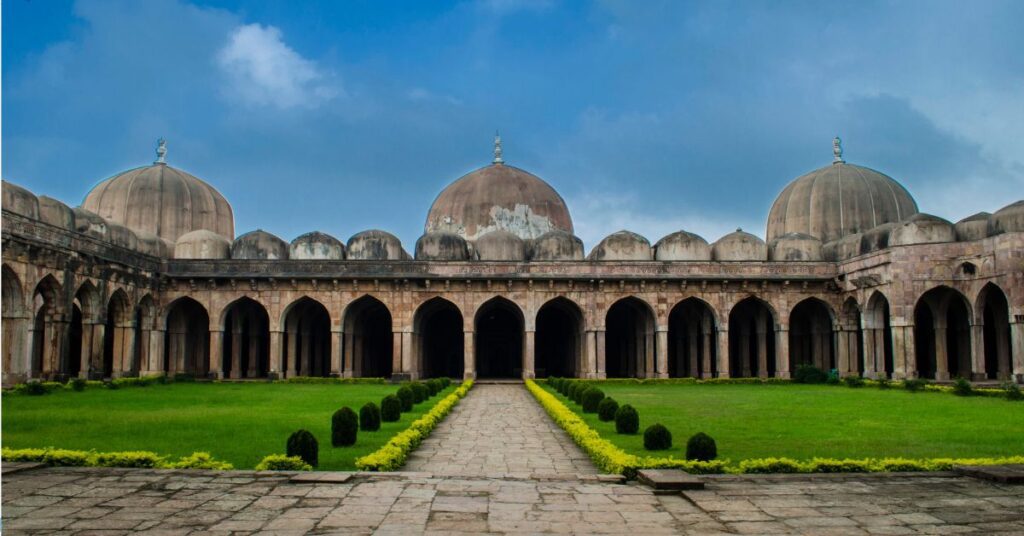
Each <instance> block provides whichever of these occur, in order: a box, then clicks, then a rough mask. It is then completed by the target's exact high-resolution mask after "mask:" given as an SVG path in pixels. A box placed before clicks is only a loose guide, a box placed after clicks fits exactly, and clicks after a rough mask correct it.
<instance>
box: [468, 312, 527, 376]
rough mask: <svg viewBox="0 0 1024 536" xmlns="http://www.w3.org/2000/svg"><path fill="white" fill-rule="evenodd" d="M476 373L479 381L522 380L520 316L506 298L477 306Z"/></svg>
mask: <svg viewBox="0 0 1024 536" xmlns="http://www.w3.org/2000/svg"><path fill="white" fill-rule="evenodd" d="M474 325H475V328H474V332H475V334H476V339H475V343H474V346H475V347H476V372H477V376H478V377H480V378H521V377H522V374H523V313H522V312H521V311H520V310H519V307H517V306H516V305H515V304H514V303H512V302H510V301H508V300H506V299H505V298H501V297H497V298H492V299H491V300H489V301H488V302H487V303H484V304H483V305H481V306H480V308H479V309H478V310H477V313H476V319H475V321H474Z"/></svg>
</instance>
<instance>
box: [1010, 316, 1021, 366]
mask: <svg viewBox="0 0 1024 536" xmlns="http://www.w3.org/2000/svg"><path fill="white" fill-rule="evenodd" d="M1017 319H1018V320H1019V319H1020V315H1018V316H1017ZM1010 346H1011V347H1012V348H1013V352H1012V357H1013V376H1014V379H1015V380H1016V381H1017V383H1024V322H1014V323H1012V324H1010Z"/></svg>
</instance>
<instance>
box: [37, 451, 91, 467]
mask: <svg viewBox="0 0 1024 536" xmlns="http://www.w3.org/2000/svg"><path fill="white" fill-rule="evenodd" d="M40 461H42V462H43V463H48V464H50V465H61V466H65V467H88V466H89V465H92V453H90V452H85V451H81V450H67V449H49V450H47V451H46V452H45V453H44V454H43V459H42V460H40Z"/></svg>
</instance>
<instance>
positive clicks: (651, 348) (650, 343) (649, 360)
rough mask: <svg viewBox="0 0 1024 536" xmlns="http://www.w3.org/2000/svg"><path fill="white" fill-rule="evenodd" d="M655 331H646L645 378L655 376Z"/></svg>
mask: <svg viewBox="0 0 1024 536" xmlns="http://www.w3.org/2000/svg"><path fill="white" fill-rule="evenodd" d="M654 341H655V337H654V333H651V332H647V331H645V332H644V375H643V377H644V378H654V377H655V374H656V372H655V364H654V359H655V357H654V352H655V350H656V345H655V342H654Z"/></svg>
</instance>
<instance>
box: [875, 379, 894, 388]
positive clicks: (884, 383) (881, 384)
mask: <svg viewBox="0 0 1024 536" xmlns="http://www.w3.org/2000/svg"><path fill="white" fill-rule="evenodd" d="M875 383H876V384H877V385H878V388H879V389H889V388H891V387H892V382H890V381H889V379H888V378H878V379H877V380H875Z"/></svg>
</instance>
